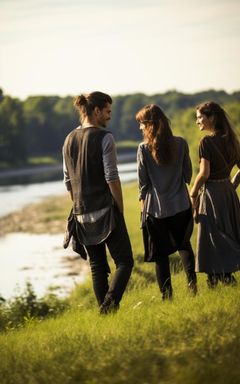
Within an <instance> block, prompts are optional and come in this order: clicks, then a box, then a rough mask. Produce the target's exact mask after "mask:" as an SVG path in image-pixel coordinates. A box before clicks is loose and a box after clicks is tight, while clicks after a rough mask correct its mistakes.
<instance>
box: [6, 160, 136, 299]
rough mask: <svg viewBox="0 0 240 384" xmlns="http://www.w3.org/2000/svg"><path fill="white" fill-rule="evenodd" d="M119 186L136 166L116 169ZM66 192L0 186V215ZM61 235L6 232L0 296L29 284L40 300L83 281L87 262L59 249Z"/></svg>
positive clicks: (56, 186) (53, 187) (47, 185)
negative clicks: (48, 293) (41, 297)
mask: <svg viewBox="0 0 240 384" xmlns="http://www.w3.org/2000/svg"><path fill="white" fill-rule="evenodd" d="M118 169H119V175H120V179H121V181H122V183H125V182H130V181H133V180H136V178H137V173H136V163H128V164H120V165H119V166H118ZM64 193H66V189H65V186H64V184H63V181H52V182H44V183H35V184H28V185H11V186H4V187H3V186H2V187H0V216H5V215H7V214H9V213H11V212H14V211H16V210H18V209H21V208H23V207H24V206H25V205H27V204H29V203H33V202H38V201H41V200H43V199H44V198H46V197H49V196H56V195H62V194H64ZM62 241H63V235H62V234H60V235H48V234H43V235H33V234H28V233H10V234H7V235H6V236H0V296H2V297H3V298H5V299H10V298H12V297H13V296H15V295H17V294H19V293H22V292H23V290H24V288H25V285H26V282H27V281H29V282H30V283H31V284H32V286H33V289H34V291H35V293H36V294H37V295H38V296H39V297H40V296H43V295H44V294H46V293H47V292H48V291H49V289H51V291H52V292H54V293H55V294H57V295H58V296H64V295H66V294H68V293H69V291H71V289H72V288H73V287H74V285H75V284H78V283H80V282H82V281H84V279H85V277H86V274H87V273H88V271H89V267H88V263H87V262H85V261H84V260H81V259H80V258H79V257H78V255H77V254H76V253H74V252H73V251H72V250H71V247H69V248H68V249H63V248H62Z"/></svg>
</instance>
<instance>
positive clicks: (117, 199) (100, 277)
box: [63, 92, 133, 314]
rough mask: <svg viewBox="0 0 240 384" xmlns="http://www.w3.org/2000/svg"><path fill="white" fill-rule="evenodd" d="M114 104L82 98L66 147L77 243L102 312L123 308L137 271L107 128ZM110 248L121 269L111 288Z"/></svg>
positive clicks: (104, 98) (97, 96)
mask: <svg viewBox="0 0 240 384" xmlns="http://www.w3.org/2000/svg"><path fill="white" fill-rule="evenodd" d="M111 105H112V99H111V97H110V96H109V95H107V94H105V93H102V92H92V93H89V94H83V95H80V96H77V97H76V99H75V102H74V106H75V107H76V108H77V110H78V111H79V114H80V122H81V125H80V126H79V127H77V128H76V129H74V130H73V131H72V132H70V133H69V135H68V136H67V137H66V139H65V142H64V146H63V160H64V161H63V164H64V180H65V184H66V188H67V190H68V191H69V192H70V196H71V199H72V201H73V218H74V226H75V233H76V234H77V242H79V243H80V244H81V245H84V247H85V249H86V250H87V254H88V257H89V261H90V267H91V273H92V280H93V289H94V293H95V296H96V299H97V302H98V304H99V306H100V313H101V314H107V313H109V312H114V311H116V310H117V309H118V308H119V303H120V301H121V298H122V295H123V293H124V291H125V289H126V286H127V283H128V280H129V278H130V275H131V271H132V267H133V257H132V249H131V244H130V240H129V236H128V232H127V228H126V224H125V220H124V216H123V198H122V189H121V183H120V179H119V175H118V169H117V159H116V148H115V142H114V139H113V135H112V133H111V132H109V131H107V130H105V129H103V128H105V127H106V125H107V123H108V121H109V120H110V118H111ZM106 246H107V247H108V250H109V252H110V254H111V257H112V258H113V260H114V263H115V265H116V271H115V274H114V276H113V279H112V281H111V284H110V285H109V283H108V275H109V273H110V269H109V266H108V262H107V255H106Z"/></svg>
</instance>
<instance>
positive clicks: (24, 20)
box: [0, 0, 240, 99]
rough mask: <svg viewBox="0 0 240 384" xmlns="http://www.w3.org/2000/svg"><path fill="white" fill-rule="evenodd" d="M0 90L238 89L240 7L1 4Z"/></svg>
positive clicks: (78, 0) (55, 0)
mask: <svg viewBox="0 0 240 384" xmlns="http://www.w3.org/2000/svg"><path fill="white" fill-rule="evenodd" d="M0 88H2V89H3V91H4V93H5V94H9V95H10V96H13V97H19V98H21V99H24V98H26V97H28V96H30V95H59V96H67V95H77V94H80V93H84V92H92V91H96V90H99V91H102V92H106V93H109V94H110V95H112V96H116V95H123V94H132V93H137V92H142V93H145V94H148V95H150V94H155V93H164V92H166V91H169V90H177V91H179V92H184V93H195V92H199V91H203V90H207V89H216V90H220V89H223V90H225V91H227V92H230V93H231V92H233V91H236V90H239V89H240V0H201V1H199V0H142V1H141V0H138V1H137V0H136V1H135V0H49V1H46V0H25V1H24V0H0Z"/></svg>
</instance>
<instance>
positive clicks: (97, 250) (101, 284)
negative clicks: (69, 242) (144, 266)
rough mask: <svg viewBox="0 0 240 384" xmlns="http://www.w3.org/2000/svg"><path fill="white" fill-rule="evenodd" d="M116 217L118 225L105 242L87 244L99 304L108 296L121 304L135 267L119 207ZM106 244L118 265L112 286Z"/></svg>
mask: <svg viewBox="0 0 240 384" xmlns="http://www.w3.org/2000/svg"><path fill="white" fill-rule="evenodd" d="M115 219H116V227H115V228H114V229H113V231H112V232H111V233H110V235H109V236H108V238H107V239H106V240H105V241H104V242H102V243H100V244H97V245H87V246H86V248H87V252H88V255H89V260H90V267H91V272H92V280H93V289H94V292H95V295H96V298H97V301H98V304H99V305H101V304H102V303H103V302H104V299H106V298H109V299H112V300H113V301H114V303H115V304H117V305H118V304H119V302H120V300H121V298H122V295H123V293H124V291H125V289H126V286H127V283H128V280H129V278H130V275H131V272H132V268H133V256H132V248H131V243H130V240H129V236H128V232H127V228H126V224H125V220H124V216H123V215H122V214H121V213H120V212H119V211H118V209H116V211H115ZM106 245H107V247H108V250H109V252H110V255H111V257H112V258H113V260H114V263H115V265H116V271H115V274H114V276H113V279H112V281H111V284H110V286H109V284H108V275H109V273H110V270H109V266H108V262H107V255H106Z"/></svg>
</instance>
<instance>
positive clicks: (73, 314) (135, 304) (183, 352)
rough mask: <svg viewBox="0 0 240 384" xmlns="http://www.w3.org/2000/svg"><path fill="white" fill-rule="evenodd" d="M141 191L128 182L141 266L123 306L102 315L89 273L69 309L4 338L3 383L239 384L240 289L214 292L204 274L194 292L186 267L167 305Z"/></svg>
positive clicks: (0, 338) (128, 209) (0, 343)
mask: <svg viewBox="0 0 240 384" xmlns="http://www.w3.org/2000/svg"><path fill="white" fill-rule="evenodd" d="M136 196H137V189H136V184H132V185H129V186H125V187H124V200H125V215H126V219H127V226H128V229H129V233H130V237H131V241H132V245H133V250H134V255H135V268H134V272H133V274H132V278H131V281H130V283H129V285H128V289H127V292H126V294H125V295H124V297H123V300H122V302H121V308H120V310H119V311H118V312H117V313H116V314H113V315H108V316H100V315H99V314H98V309H97V306H96V302H95V298H94V294H93V291H92V286H91V280H90V278H89V279H88V280H87V281H86V282H85V283H84V284H83V285H79V286H77V287H76V288H75V290H74V291H73V292H72V294H71V296H70V297H69V298H68V303H69V309H68V310H67V311H65V312H64V313H63V314H60V315H59V316H57V317H56V318H52V319H47V320H44V321H40V320H38V319H34V318H29V319H28V320H26V323H25V326H24V327H23V328H20V329H18V330H17V329H16V330H13V331H9V332H5V333H2V334H1V335H0V351H1V360H0V377H1V384H10V383H11V384H22V383H24V384H26V383H31V384H32V383H33V384H35V383H43V384H45V383H53V384H77V383H87V384H97V383H106V384H108V383H109V384H110V383H119V384H120V383H122V384H123V383H124V384H125V383H134V384H135V383H141V384H151V383H154V384H155V383H156V384H157V383H164V384H178V383H184V384H195V383H196V384H198V383H199V384H202V383H207V384H208V383H220V384H221V383H224V384H225V383H228V384H229V383H230V384H235V383H236V384H237V383H238V382H239V377H240V368H239V362H238V361H239V349H240V327H239V325H240V320H239V307H240V286H239V285H238V286H236V287H224V286H222V285H220V286H218V287H217V288H216V289H215V290H209V289H208V288H207V285H206V281H205V280H206V277H205V276H204V275H202V274H201V275H199V278H198V286H199V293H198V295H197V296H196V297H192V296H191V295H190V294H189V293H188V291H187V285H186V279H185V276H184V274H183V272H180V273H178V274H175V275H173V289H174V299H173V301H172V302H162V301H161V298H160V293H159V289H158V286H157V284H156V281H155V275H154V265H153V264H143V263H142V253H143V247H142V242H141V237H140V234H141V233H140V230H139V212H138V202H137V198H136ZM66 201H67V200H66ZM63 211H64V210H63ZM194 241H195V240H194ZM236 278H237V279H238V280H240V273H236Z"/></svg>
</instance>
